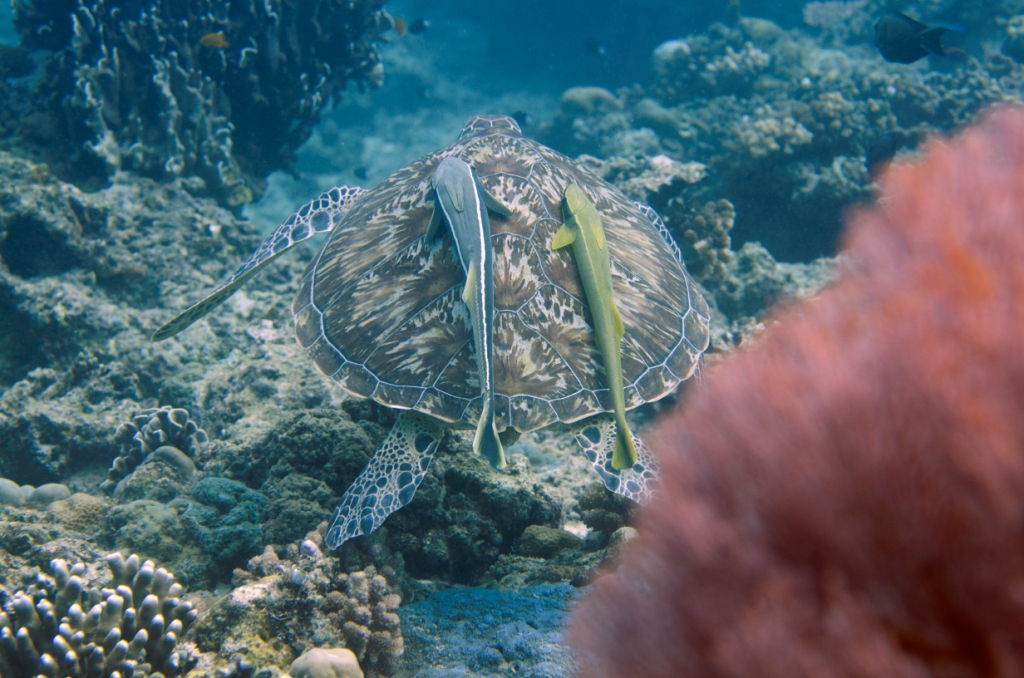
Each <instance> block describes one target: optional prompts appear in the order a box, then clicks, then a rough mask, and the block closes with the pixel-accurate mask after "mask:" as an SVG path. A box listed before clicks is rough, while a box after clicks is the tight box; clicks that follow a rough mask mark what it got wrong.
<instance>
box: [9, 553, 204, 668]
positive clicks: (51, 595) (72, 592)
mask: <svg viewBox="0 0 1024 678" xmlns="http://www.w3.org/2000/svg"><path fill="white" fill-rule="evenodd" d="M106 561H107V565H108V566H109V568H110V571H111V574H112V575H113V581H112V582H110V584H109V585H108V586H104V587H103V588H100V587H98V586H97V585H96V584H95V583H94V582H92V581H89V578H87V571H86V566H85V564H84V563H78V564H76V565H73V566H70V567H69V566H68V563H67V562H66V561H64V560H62V559H56V560H52V561H51V562H50V572H51V574H50V575H45V574H42V573H37V574H36V575H35V576H34V577H30V578H29V579H27V580H26V581H25V582H24V585H23V587H22V588H21V589H19V590H17V591H15V592H14V593H13V594H8V595H5V596H4V597H5V598H6V600H5V603H4V609H3V610H2V611H0V674H2V675H3V676H4V678H29V677H31V676H47V677H48V678H63V677H65V676H67V677H69V678H80V677H82V676H90V677H93V678H129V677H134V678H143V677H144V676H147V675H153V676H174V675H178V674H180V673H183V672H184V671H186V670H187V669H188V668H189V666H188V665H189V664H190V662H191V659H190V653H189V651H188V650H186V649H181V648H178V647H177V644H178V639H179V638H180V637H181V635H182V633H183V632H184V631H185V630H187V628H188V626H189V625H190V624H191V623H192V622H193V621H195V619H196V616H197V614H196V611H195V610H193V609H192V605H191V604H190V603H187V602H183V601H181V600H180V598H179V596H180V595H181V593H182V587H181V585H180V584H177V583H175V581H174V575H172V574H171V573H169V572H167V571H166V570H164V569H163V568H160V569H157V568H156V566H155V565H154V564H153V562H152V561H146V562H145V563H140V561H139V557H138V556H135V555H132V556H130V557H129V558H128V559H127V560H126V559H125V558H123V557H122V556H121V554H120V553H112V554H110V555H109V556H107V558H106ZM4 593H7V592H6V591H5V592H4Z"/></svg>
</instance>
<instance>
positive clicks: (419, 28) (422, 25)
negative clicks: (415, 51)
mask: <svg viewBox="0 0 1024 678" xmlns="http://www.w3.org/2000/svg"><path fill="white" fill-rule="evenodd" d="M428 28H430V21H428V20H427V19H424V18H423V17H420V18H419V19H416V20H415V21H413V22H412V23H411V24H409V32H410V33H412V34H413V35H419V34H420V33H425V32H426V30H427V29H428Z"/></svg>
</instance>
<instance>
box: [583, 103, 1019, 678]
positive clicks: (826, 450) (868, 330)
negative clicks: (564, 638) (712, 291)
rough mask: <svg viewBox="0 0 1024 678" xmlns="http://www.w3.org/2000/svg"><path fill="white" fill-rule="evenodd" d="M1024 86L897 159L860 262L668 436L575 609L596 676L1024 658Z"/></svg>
mask: <svg viewBox="0 0 1024 678" xmlns="http://www.w3.org/2000/svg"><path fill="white" fill-rule="evenodd" d="M1022 215H1024V108H1022V107H1020V106H1014V107H1006V108H1003V109H999V110H996V111H995V112H993V113H992V114H990V115H989V116H988V119H987V121H986V122H985V123H984V124H983V125H982V126H981V127H980V128H977V129H974V130H970V131H967V132H966V133H964V134H963V135H961V136H960V137H958V138H956V139H954V140H952V141H942V140H935V141H932V142H929V143H928V144H927V146H926V148H925V151H924V157H923V159H922V160H921V161H920V162H916V163H914V164H908V165H899V164H897V165H896V166H894V167H892V168H891V169H890V170H889V171H888V174H887V175H885V177H884V178H883V179H882V200H881V201H880V203H879V204H878V205H877V206H876V207H874V208H872V209H870V210H865V211H861V212H860V213H859V214H857V215H856V216H855V217H854V218H853V220H852V222H851V227H850V233H849V235H848V236H847V242H848V246H849V252H850V254H849V256H850V260H849V263H848V265H846V266H845V269H844V272H843V276H842V277H841V279H840V281H839V282H838V283H837V284H836V285H835V286H833V287H832V288H831V289H830V290H827V291H826V292H824V293H823V294H822V295H820V296H819V297H818V298H816V299H813V300H810V301H807V302H804V303H802V304H800V305H799V306H798V307H796V308H794V309H792V310H790V311H786V312H783V313H782V314H780V315H779V316H778V317H777V318H776V319H777V321H778V322H777V323H774V324H773V326H772V327H770V328H769V331H768V333H767V336H766V337H764V338H763V339H761V340H760V341H759V343H758V344H757V345H756V346H755V347H754V348H752V349H751V350H749V351H746V352H744V353H741V354H739V355H736V356H735V357H734V358H733V359H732V360H726V361H723V362H722V363H719V366H718V367H717V368H715V369H713V370H712V371H711V374H710V376H709V378H708V380H707V385H706V389H705V392H704V393H702V394H701V397H700V398H697V399H693V400H691V401H690V402H689V403H688V404H687V408H686V409H685V411H682V412H679V413H677V414H676V415H674V416H673V417H672V418H671V420H670V421H668V422H667V423H666V424H665V425H664V427H663V428H662V430H661V431H660V434H659V435H657V436H655V438H654V441H655V442H654V444H653V446H652V447H653V448H654V449H655V450H656V452H657V453H658V454H659V456H660V461H661V464H662V486H661V490H660V491H661V494H660V495H659V496H658V497H657V498H656V499H655V500H654V502H653V503H652V504H651V505H650V507H649V509H648V510H647V511H646V512H645V513H644V514H643V516H642V519H641V523H640V526H639V531H640V536H639V537H638V538H637V539H635V540H634V541H633V542H631V543H630V544H629V545H628V546H627V547H626V549H625V550H626V552H627V553H626V555H625V556H624V558H623V559H622V561H621V562H620V563H619V565H620V567H619V568H618V570H617V573H616V574H610V575H608V576H605V577H603V578H602V579H601V580H599V581H598V583H597V584H596V586H595V590H594V591H593V592H592V593H591V595H590V596H589V597H588V599H587V600H585V601H584V602H583V603H582V605H581V606H580V607H579V608H578V610H577V612H576V616H575V621H574V627H573V631H572V639H573V642H574V644H575V646H576V647H577V649H578V650H579V651H580V652H581V657H582V659H583V663H584V671H583V675H586V676H613V675H623V676H624V675H645V676H651V677H654V678H656V677H658V676H672V677H673V678H685V677H686V676H736V675H751V676H753V675H756V676H793V675H822V674H824V673H827V674H828V675H832V676H840V677H841V676H863V675H886V676H894V677H901V676H908V677H909V676H915V677H917V676H948V675H962V676H993V675H1014V674H1015V673H1016V670H1017V667H1019V666H1021V665H1022V664H1024V650H1022V648H1024V635H1022V634H1024V632H1022V629H1024V606H1022V605H1021V602H1020V599H1019V595H1018V593H1017V586H1018V585H1017V582H1019V581H1020V580H1021V577H1022V576H1024V542H1022V541H1021V539H1020V535H1021V532H1022V529H1024V523H1022V519H1021V516H1022V515H1024V420H1022V419H1021V417H1020V412H1021V410H1022V409H1024V354H1022V353H1021V351H1020V336H1021V334H1022V333H1024V307H1022V306H1021V304H1020V299H1021V297H1022V295H1024V269H1022V268H1021V266H1020V261H1021V259H1022V258H1024V230H1022V229H1021V228H1020V224H1021V219H1022Z"/></svg>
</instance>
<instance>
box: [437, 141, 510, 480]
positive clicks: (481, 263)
mask: <svg viewBox="0 0 1024 678" xmlns="http://www.w3.org/2000/svg"><path fill="white" fill-rule="evenodd" d="M430 183H431V185H432V186H433V187H434V194H435V200H436V202H435V203H434V212H433V214H432V215H431V217H430V225H429V226H428V227H427V235H426V240H427V242H430V241H431V240H433V239H434V236H435V235H436V234H437V231H438V229H439V227H440V226H441V221H442V220H444V221H447V222H448V227H449V228H450V229H451V231H452V240H454V241H455V250H456V252H458V255H459V262H460V263H461V264H462V270H464V271H465V272H466V287H465V289H464V290H463V292H462V300H463V301H465V302H466V305H467V306H469V315H470V317H471V318H472V322H473V342H474V344H475V345H476V358H477V366H478V367H479V369H480V391H481V394H482V395H483V407H482V408H481V412H480V422H479V424H477V428H476V437H475V438H474V439H473V450H474V451H475V452H476V453H477V454H478V455H480V456H482V457H484V458H485V459H487V460H488V461H489V462H491V466H493V467H494V468H505V449H504V447H502V445H501V440H500V439H499V438H498V428H497V426H496V424H495V423H494V338H493V336H492V330H493V327H494V272H493V270H492V262H493V254H492V252H491V222H490V220H489V219H488V218H487V210H491V211H492V212H495V213H497V214H502V215H505V216H507V215H509V214H511V211H509V209H508V208H507V207H505V206H504V205H502V204H501V202H499V201H498V199H497V198H495V197H494V196H492V195H491V194H490V193H488V192H487V191H486V189H484V186H483V184H482V183H480V178H479V177H477V175H476V171H475V170H474V169H473V168H472V167H470V166H469V165H468V164H467V163H466V162H465V161H463V160H459V159H458V158H455V157H451V156H449V157H447V158H445V159H444V160H442V161H441V163H440V164H439V165H438V166H437V169H436V170H434V175H433V176H432V177H431V178H430Z"/></svg>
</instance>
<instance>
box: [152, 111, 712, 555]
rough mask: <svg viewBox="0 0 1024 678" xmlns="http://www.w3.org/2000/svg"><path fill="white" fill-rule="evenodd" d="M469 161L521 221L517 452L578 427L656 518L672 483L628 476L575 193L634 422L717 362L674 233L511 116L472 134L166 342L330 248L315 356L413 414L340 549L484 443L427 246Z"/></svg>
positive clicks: (460, 322) (306, 229)
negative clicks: (459, 443)
mask: <svg viewBox="0 0 1024 678" xmlns="http://www.w3.org/2000/svg"><path fill="white" fill-rule="evenodd" d="M451 156H454V157H458V158H460V159H462V160H464V161H465V162H467V163H469V164H470V165H471V166H472V167H473V168H474V169H475V170H476V172H477V174H478V176H479V178H480V181H481V182H482V184H483V186H484V187H485V189H486V191H487V192H488V193H490V194H491V195H492V196H493V197H495V198H496V199H497V200H498V201H500V202H501V203H502V204H503V205H505V206H507V208H508V209H509V210H510V212H511V213H510V214H509V215H508V216H504V217H503V216H498V215H493V214H492V218H491V221H490V227H491V245H492V251H493V279H494V308H495V319H494V325H493V339H494V348H493V350H494V378H495V388H494V392H495V418H496V421H497V425H498V428H499V430H501V431H504V434H505V435H506V436H508V437H509V438H514V437H516V436H517V435H518V433H519V432H526V431H534V430H537V429H540V428H543V427H546V426H551V425H556V424H569V425H571V432H572V434H573V435H574V437H575V439H576V441H577V442H578V443H579V444H580V446H581V447H582V448H583V450H584V452H585V453H586V455H587V457H588V458H589V459H590V461H591V463H592V464H593V466H594V468H595V469H596V470H597V472H598V474H599V475H600V476H601V479H602V480H603V481H604V483H605V485H606V486H607V487H608V489H610V490H611V491H613V492H616V493H618V494H621V495H623V496H626V497H629V498H631V499H633V500H634V501H642V500H643V499H644V498H646V496H648V493H649V491H650V490H649V483H650V482H651V481H652V480H653V478H654V475H655V469H654V466H653V461H652V459H651V457H650V454H649V453H648V451H647V450H646V448H644V446H643V443H642V442H641V441H640V439H639V438H636V437H634V441H635V443H636V446H637V451H638V461H637V463H636V464H635V465H634V466H633V467H631V468H627V469H624V470H622V471H617V470H615V469H614V468H612V465H611V453H612V448H613V445H614V441H615V438H616V428H615V423H614V421H613V419H612V417H611V416H610V415H609V414H605V413H606V412H609V411H611V410H612V403H611V398H610V397H609V394H608V387H607V381H606V379H605V374H604V370H603V365H602V360H601V355H600V352H599V351H598V348H597V345H596V343H595V339H594V334H593V332H592V329H591V322H590V319H589V311H588V309H587V306H586V297H585V295H584V291H583V287H582V284H581V281H580V276H579V273H578V270H577V267H576V266H575V265H574V262H573V258H572V256H571V254H570V252H569V251H568V250H569V248H566V249H562V250H558V251H554V250H552V249H551V241H552V238H553V236H554V234H555V233H556V232H557V231H558V229H559V227H560V225H561V223H562V221H563V215H562V210H561V201H562V197H563V193H564V191H565V189H566V187H567V186H568V185H569V184H575V185H576V186H578V187H579V188H580V190H582V192H583V193H584V194H585V195H586V197H587V198H588V199H589V200H590V201H591V202H592V203H594V205H596V207H597V209H598V211H599V213H600V216H601V220H602V222H603V225H604V233H605V238H606V240H607V244H608V251H609V253H610V257H611V275H612V281H613V287H614V295H615V303H616V305H617V307H618V310H619V313H620V314H621V317H622V322H623V323H624V325H625V336H624V337H623V339H622V343H621V348H622V376H623V382H624V386H625V397H626V407H627V408H629V409H631V408H634V407H637V406H638V405H641V404H643V403H646V402H650V401H653V400H657V399H659V398H662V397H663V396H665V395H667V394H669V393H671V392H672V391H673V390H674V389H675V387H676V386H677V385H678V384H679V382H681V381H682V380H684V379H687V378H689V377H690V376H691V375H692V374H693V373H694V371H695V369H696V368H697V365H698V362H699V360H700V357H701V355H702V353H703V352H704V350H705V349H706V348H707V345H708V339H709V332H708V326H709V322H710V313H709V311H708V306H707V304H706V302H705V301H704V299H703V297H702V296H701V294H700V292H699V291H698V289H697V286H696V285H695V284H694V282H693V281H692V279H691V278H690V277H689V275H688V274H687V273H686V269H685V267H684V265H683V261H682V257H681V255H680V252H679V248H678V247H677V246H676V244H675V243H674V242H673V240H672V238H671V236H670V235H669V233H668V231H667V229H666V228H665V226H664V224H663V223H662V221H661V219H660V218H659V217H658V215H657V214H656V213H655V212H654V211H653V210H652V209H651V208H650V207H647V206H645V205H642V204H640V203H635V202H633V201H631V200H629V199H628V198H627V197H626V196H624V195H623V194H622V193H621V192H619V191H618V190H617V189H616V188H615V187H613V186H611V185H610V184H608V183H606V182H605V181H603V180H602V179H600V178H598V177H597V176H595V175H594V174H592V173H591V172H589V171H587V170H586V169H584V168H583V167H581V166H579V165H578V164H576V163H575V162H574V161H572V160H571V159H569V158H567V157H565V156H563V155H561V154H560V153H557V152H556V151H553V150H552V149H550V148H547V147H546V146H543V145H542V144H539V143H537V142H536V141H533V140H530V139H527V138H525V137H524V136H523V135H522V133H521V131H520V129H519V126H518V124H517V123H516V121H515V120H513V119H512V118H509V117H505V116H476V117H473V118H470V119H469V120H468V121H467V123H466V125H465V127H464V128H463V131H462V134H461V136H460V137H459V140H458V141H457V142H456V143H454V144H452V145H451V146H447V147H445V148H442V149H440V150H438V151H436V152H434V153H431V154H430V155H427V156H425V157H423V158H421V159H419V160H417V161H415V162H413V163H412V164H410V165H408V166H407V167H404V168H403V169H400V170H398V171H397V172H395V173H394V174H392V175H391V176H390V177H388V178H387V179H385V180H384V181H382V182H381V183H380V184H378V185H377V186H375V187H374V188H372V189H369V190H363V189H360V188H352V187H344V186H343V187H338V188H334V189H331V190H330V191H327V192H326V193H324V194H322V195H321V196H320V197H318V198H317V199H316V200H313V201H312V202H310V203H308V204H307V205H305V206H303V207H302V208H301V209H300V210H299V211H298V212H296V213H295V214H294V215H292V216H291V217H290V218H289V219H288V220H286V221H285V222H284V223H283V224H282V225H281V226H280V227H279V228H278V229H277V231H276V232H275V233H274V234H273V235H272V236H270V237H269V238H268V239H267V240H266V241H265V242H264V243H263V244H262V245H260V247H259V249H257V250H256V252H254V253H253V254H252V256H250V257H249V259H247V260H246V261H245V263H243V264H242V266H241V267H240V268H239V269H238V271H236V272H235V273H234V274H233V275H232V276H231V277H230V278H228V280H227V281H226V282H225V283H224V285H222V286H221V287H220V288H218V289H217V290H215V291H214V292H213V293H212V294H211V295H210V296H208V297H207V298H206V299H204V300H203V301H200V302H199V303H198V304H196V305H194V306H192V307H191V308H189V309H187V310H186V311H184V312H182V313H181V314H180V315H179V316H177V317H176V318H174V319H173V320H171V321H169V322H168V323H166V324H165V325H164V326H163V327H161V328H160V329H159V330H157V332H156V333H155V334H154V335H153V339H154V340H161V339H165V338H167V337H169V336H172V335H174V334H176V333H177V332H179V331H181V330H182V329H184V328H186V327H188V326H189V325H190V324H191V323H193V322H195V321H196V320H198V319H199V318H200V317H202V316H203V315H205V314H206V313H207V312H209V311H210V310H211V309H212V308H213V307H215V306H216V305H217V304H219V303H221V302H222V301H224V300H225V299H227V298H228V297H229V296H230V295H231V294H232V293H233V292H234V291H235V290H236V289H237V288H238V287H239V286H240V285H241V284H242V283H244V282H245V281H246V280H247V279H248V278H250V277H252V276H253V275H254V274H255V273H256V272H257V271H258V270H259V269H261V268H262V267H263V266H265V265H266V264H267V263H269V262H270V261H271V260H272V259H273V258H274V257H276V256H278V255H280V254H281V253H283V252H284V251H286V250H288V249H289V248H290V247H292V246H293V245H295V244H297V243H299V242H301V241H303V240H306V239H308V238H310V237H312V236H314V235H316V234H317V233H324V232H328V231H329V232H330V235H329V236H328V238H327V239H326V241H325V242H324V244H323V246H322V247H321V248H320V252H319V253H318V254H317V255H316V257H315V258H314V259H313V261H312V262H311V263H310V265H309V267H308V268H307V270H306V273H305V275H304V276H303V279H302V282H301V285H300V289H299V292H298V293H297V294H296V297H295V301H294V302H293V304H292V312H293V314H294V318H295V333H296V336H297V337H298V340H299V343H300V344H301V345H302V346H303V347H304V348H305V349H306V351H307V352H308V353H309V355H310V356H311V357H312V358H313V360H314V361H315V363H316V365H317V367H318V368H319V369H320V371H322V372H323V373H324V374H326V375H327V376H329V377H331V378H332V379H335V380H336V381H338V382H339V383H340V384H341V386H342V387H344V389H345V390H346V391H347V392H349V393H351V394H352V395H355V396H358V397H362V398H372V399H374V400H375V401H377V402H378V403H381V404H383V405H386V406H388V407H393V408H396V409H399V410H402V413H401V414H400V415H399V417H398V420H397V422H396V423H395V425H394V426H393V428H392V430H391V432H390V433H389V434H388V437H387V439H386V440H385V441H384V444H383V445H382V446H381V449H380V450H378V452H377V453H376V454H375V455H374V457H373V458H372V459H371V461H370V463H369V464H368V465H367V467H366V469H364V470H363V472H362V473H361V474H360V475H359V477H358V478H357V479H356V480H355V481H354V483H353V484H352V486H351V487H350V488H349V489H348V490H347V491H346V492H345V494H344V496H343V497H342V500H341V503H340V504H339V506H338V508H337V509H336V510H335V512H334V514H333V516H332V517H331V521H330V524H329V526H328V531H327V534H326V542H327V544H328V546H330V547H332V548H335V547H337V546H340V545H341V544H342V543H343V542H344V541H346V540H347V539H351V538H352V537H356V536H359V535H361V534H368V533H370V532H372V531H373V530H375V529H377V528H378V527H379V526H380V524H381V523H382V522H383V521H384V519H385V518H386V517H387V516H388V515H389V514H390V513H392V512H393V511H395V510H396V509H398V508H400V507H402V506H404V505H405V504H407V503H408V502H409V501H410V500H411V499H412V496H413V493H414V492H415V491H416V488H417V487H418V486H419V484H420V482H421V481H422V479H423V477H424V475H425V473H426V470H427V465H428V464H429V462H430V459H431V457H432V456H433V454H434V452H435V450H436V449H437V446H438V444H439V442H440V440H441V437H442V435H443V433H444V430H445V428H446V427H448V426H456V427H459V428H474V427H475V426H476V423H477V420H478V418H479V416H480V409H481V408H480V401H481V395H480V393H481V389H480V383H479V381H478V370H477V364H476V358H475V355H474V346H473V331H472V328H471V321H470V316H469V312H468V310H467V308H466V305H465V303H464V302H463V301H462V291H463V288H464V286H465V283H466V277H465V274H464V272H463V269H462V267H461V266H460V263H459V260H458V257H457V255H456V252H455V249H454V247H453V245H452V241H451V238H433V239H429V240H428V239H427V237H426V233H427V230H428V227H429V224H430V222H431V217H432V214H433V211H434V207H435V203H436V200H435V195H434V191H433V189H432V186H431V177H432V176H433V174H434V171H435V169H436V168H437V166H438V165H439V164H440V163H441V161H442V160H443V159H444V158H447V157H451Z"/></svg>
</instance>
